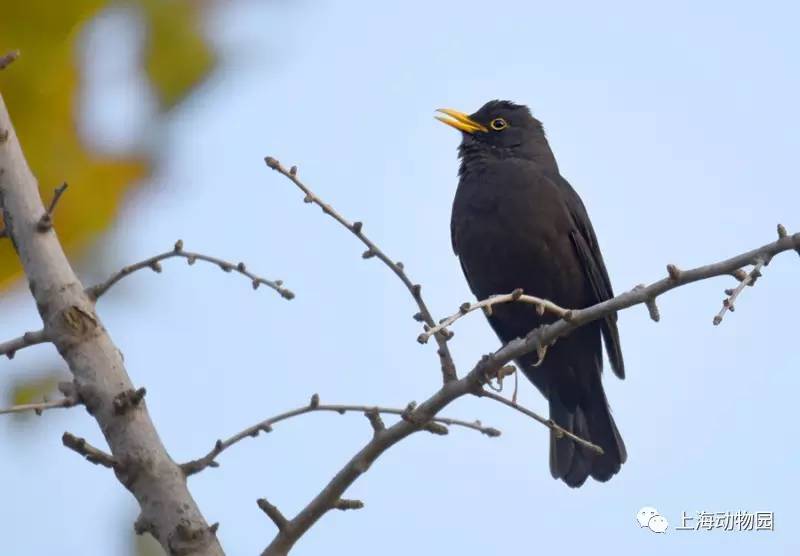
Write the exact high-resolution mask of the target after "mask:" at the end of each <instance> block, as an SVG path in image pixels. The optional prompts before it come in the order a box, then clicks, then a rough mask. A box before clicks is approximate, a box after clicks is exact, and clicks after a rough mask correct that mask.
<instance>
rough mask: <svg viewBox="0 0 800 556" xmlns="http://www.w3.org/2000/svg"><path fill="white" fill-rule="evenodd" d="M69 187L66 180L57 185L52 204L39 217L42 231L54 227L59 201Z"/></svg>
mask: <svg viewBox="0 0 800 556" xmlns="http://www.w3.org/2000/svg"><path fill="white" fill-rule="evenodd" d="M67 187H68V186H67V183H66V182H64V183H62V184H61V185H59V186H58V187H56V190H55V193H54V194H53V199H52V200H51V201H50V206H49V207H47V211H46V212H45V213H44V214H43V215H42V217H41V218H40V219H39V225H38V229H39V231H40V232H47V231H49V230H51V229H52V228H53V212H54V211H55V210H56V206H57V205H58V201H59V200H60V199H61V196H62V195H63V194H64V192H65V191H66V190H67Z"/></svg>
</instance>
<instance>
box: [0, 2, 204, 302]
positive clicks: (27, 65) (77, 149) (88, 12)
mask: <svg viewBox="0 0 800 556" xmlns="http://www.w3.org/2000/svg"><path fill="white" fill-rule="evenodd" d="M130 3H131V4H132V5H134V6H138V7H139V8H140V9H141V12H142V15H143V18H144V22H145V25H146V27H147V29H148V41H147V44H146V46H145V49H144V56H143V57H144V59H145V60H146V62H145V67H146V69H147V72H148V75H149V76H150V77H151V79H152V84H153V87H154V88H155V90H156V91H157V93H158V96H159V98H160V99H161V101H162V107H171V106H173V105H174V104H175V103H176V102H179V101H180V100H181V99H182V98H184V97H185V96H186V94H187V93H188V92H189V91H190V90H191V88H192V87H194V86H196V85H197V84H198V83H199V82H200V80H201V79H202V78H203V77H204V76H205V75H206V73H207V72H208V71H209V70H210V69H211V67H212V66H213V59H214V56H213V54H212V52H211V50H210V48H209V46H208V45H207V43H206V42H205V40H204V38H203V36H202V34H201V33H200V30H201V29H200V16H201V15H202V14H201V12H200V11H199V9H198V8H197V6H201V7H202V6H204V3H200V2H191V1H189V0H131V2H130ZM2 4H3V8H2V17H0V54H2V53H5V52H7V51H10V50H14V49H19V50H20V52H21V56H20V59H19V60H17V61H16V62H14V63H13V64H12V65H11V66H9V67H8V68H7V69H5V70H3V71H0V91H2V94H3V98H4V99H5V102H6V105H7V106H8V110H9V113H10V114H11V118H12V120H13V122H14V126H15V128H16V131H17V135H18V136H19V138H20V142H21V143H22V147H23V149H24V151H25V155H26V157H27V159H28V163H29V164H30V166H31V169H32V170H33V173H34V174H35V175H36V177H37V178H38V180H39V188H40V191H41V193H42V198H43V199H44V201H45V204H47V203H48V202H49V200H50V198H51V197H52V194H53V190H54V188H55V187H56V186H58V185H59V184H61V183H62V182H65V181H66V182H67V183H69V189H68V190H67V192H66V193H65V195H64V197H63V198H62V199H61V202H60V203H59V205H58V209H57V210H56V213H55V216H54V219H53V220H54V223H55V230H56V232H57V233H58V236H59V239H60V240H61V243H62V245H63V246H64V248H65V250H66V251H67V253H68V254H69V255H71V256H73V255H75V254H80V253H81V251H83V250H85V249H86V248H87V246H88V245H90V244H91V240H92V239H93V238H95V237H97V236H98V235H99V234H100V233H101V232H102V231H104V230H106V229H107V228H108V227H109V225H110V224H111V222H112V221H113V220H114V218H115V216H116V215H117V213H118V211H119V208H120V205H121V204H122V201H123V199H124V198H125V196H126V195H127V193H128V192H129V191H130V189H131V188H132V187H134V186H135V185H136V184H137V183H138V182H140V181H141V180H142V179H143V178H144V177H146V176H147V175H148V173H149V172H150V169H151V164H152V161H151V160H149V159H148V158H146V157H145V155H142V154H141V153H133V154H129V155H119V156H110V155H107V154H104V153H100V152H95V151H92V150H90V149H89V147H88V146H87V145H86V144H85V142H84V141H83V140H82V138H81V136H80V133H79V129H78V125H77V121H76V120H77V118H76V107H77V104H78V98H79V93H80V90H79V88H80V80H81V73H80V70H81V68H80V63H81V61H80V60H79V58H78V44H79V38H80V35H81V32H82V31H83V29H84V28H85V26H86V24H87V23H89V22H90V21H91V20H92V19H93V18H94V17H96V16H97V14H98V13H99V12H100V11H101V10H102V9H103V8H105V7H107V6H119V3H117V2H110V1H108V0H69V1H58V2H54V1H52V0H2ZM86 63H91V60H89V61H87V62H86ZM0 225H2V218H0ZM20 274H21V267H20V264H19V261H18V260H17V257H16V253H14V250H13V248H12V245H11V242H9V241H7V240H0V291H2V290H3V289H5V288H7V287H8V286H9V285H10V284H11V283H12V282H13V281H14V280H16V279H17V278H19V276H20Z"/></svg>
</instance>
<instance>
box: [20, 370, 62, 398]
mask: <svg viewBox="0 0 800 556" xmlns="http://www.w3.org/2000/svg"><path fill="white" fill-rule="evenodd" d="M61 378H63V377H61ZM58 381H59V376H58V375H56V374H55V373H54V374H52V375H47V376H39V377H36V378H25V379H22V380H20V381H18V382H16V383H15V384H12V386H11V389H10V391H9V397H10V398H11V399H10V400H9V402H10V405H23V404H29V403H37V402H41V401H42V400H43V399H44V398H45V397H47V396H50V395H51V394H53V393H54V392H55V391H56V386H58Z"/></svg>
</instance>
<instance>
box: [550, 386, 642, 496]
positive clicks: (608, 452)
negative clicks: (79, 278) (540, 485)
mask: <svg viewBox="0 0 800 556" xmlns="http://www.w3.org/2000/svg"><path fill="white" fill-rule="evenodd" d="M601 388H602V387H601ZM550 418H551V419H552V420H553V421H555V422H556V423H557V424H558V425H560V426H561V427H563V428H564V429H566V430H568V431H570V432H572V433H574V434H575V435H577V436H579V437H581V438H583V439H585V440H588V441H589V442H591V443H593V444H596V445H598V446H600V447H601V448H602V449H603V455H598V454H597V453H595V452H593V451H591V450H589V449H588V448H584V447H582V446H580V445H578V444H576V443H575V442H574V441H573V440H570V439H569V438H567V437H562V438H556V433H555V432H553V431H551V432H550V473H551V474H552V475H553V477H554V478H556V479H561V480H563V481H564V482H565V483H567V484H568V485H569V486H571V487H573V488H576V487H579V486H581V485H582V484H583V483H584V482H585V481H586V479H587V477H589V475H591V476H592V477H593V478H594V479H596V480H598V481H601V482H604V481H607V480H609V479H610V478H611V477H613V476H614V475H616V473H617V472H618V471H619V469H620V467H621V466H622V464H623V463H625V460H626V459H627V457H628V455H627V453H626V451H625V443H624V442H623V441H622V437H621V436H620V434H619V431H618V430H617V426H616V425H615V424H614V418H613V417H612V416H611V412H610V410H609V407H608V402H607V401H606V396H605V394H604V393H603V391H602V390H600V391H599V392H597V391H595V393H593V395H591V396H589V400H588V401H587V400H582V401H581V403H579V404H578V405H576V406H575V408H574V410H573V409H569V408H568V407H567V406H565V405H564V404H563V403H562V402H561V400H560V399H559V397H558V394H556V393H553V394H552V395H551V396H550Z"/></svg>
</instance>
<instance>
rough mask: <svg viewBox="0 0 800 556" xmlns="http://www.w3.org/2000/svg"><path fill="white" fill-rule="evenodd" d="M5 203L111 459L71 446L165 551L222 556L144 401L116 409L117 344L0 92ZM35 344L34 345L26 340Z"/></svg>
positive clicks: (0, 189) (0, 183) (47, 329)
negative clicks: (110, 473)
mask: <svg viewBox="0 0 800 556" xmlns="http://www.w3.org/2000/svg"><path fill="white" fill-rule="evenodd" d="M0 130H7V131H8V136H7V138H6V140H5V142H3V143H2V144H0V168H2V169H3V172H2V173H0V201H1V202H0V204H2V210H3V219H4V222H5V226H6V230H7V233H8V234H9V235H10V237H11V239H12V240H13V244H14V247H15V249H16V251H17V254H18V255H19V259H20V261H21V262H22V266H23V269H24V271H25V275H26V276H27V279H28V282H29V286H30V290H31V293H32V294H33V297H34V298H35V300H36V307H37V309H38V311H39V314H40V315H41V318H42V322H43V324H44V333H43V335H42V336H40V337H39V339H42V338H44V337H47V338H48V339H49V340H50V341H52V342H53V344H54V345H55V346H56V348H57V349H58V352H59V353H60V354H61V356H62V357H63V358H64V360H65V361H66V363H67V364H68V366H69V369H70V371H71V372H72V375H73V377H74V383H75V388H76V391H77V395H78V396H79V397H80V399H81V401H82V402H83V403H84V405H85V406H86V409H87V410H88V411H89V413H90V414H91V415H92V416H93V417H94V418H95V420H96V421H97V423H98V425H99V427H100V430H101V431H102V432H103V435H104V437H105V439H106V442H108V446H109V448H110V450H111V454H112V455H111V456H110V457H109V456H108V455H107V454H102V452H100V451H99V450H96V449H90V447H89V446H88V444H86V443H85V441H83V442H81V441H80V439H76V438H75V437H73V436H72V435H65V436H64V442H65V444H66V445H67V446H68V447H70V448H72V449H74V450H76V451H78V452H79V453H82V454H83V455H84V456H89V457H91V458H92V459H93V460H95V461H96V462H97V463H101V464H103V465H111V466H114V471H115V475H116V476H117V478H118V479H119V480H120V482H121V483H122V484H123V485H124V486H125V487H126V488H127V489H128V490H129V491H130V492H131V493H132V494H133V495H134V496H135V497H136V499H137V501H138V502H139V506H140V508H141V512H142V514H141V516H140V519H139V520H137V524H138V526H139V530H149V531H150V532H151V533H153V535H154V536H155V537H156V538H157V540H158V541H159V543H160V544H161V546H162V547H163V548H164V550H165V551H166V552H167V553H171V554H175V553H178V552H180V553H183V554H192V555H193V556H222V554H223V551H222V547H221V546H220V544H219V541H218V540H217V537H216V535H215V534H214V532H213V530H211V528H209V526H208V524H207V522H206V520H205V519H204V517H203V515H202V514H201V513H200V509H199V508H198V507H197V504H196V502H195V501H194V499H193V498H192V495H191V493H190V492H189V490H188V488H187V486H186V481H185V479H184V476H183V473H181V470H180V468H179V467H178V466H177V464H175V462H174V461H173V460H172V459H171V458H170V456H169V454H168V453H167V451H166V449H165V448H164V445H163V444H162V442H161V439H160V438H159V436H158V433H157V432H156V429H155V427H154V426H153V423H152V421H151V420H150V416H149V414H148V412H147V409H146V407H145V404H144V403H139V404H138V405H136V406H133V407H130V408H129V409H128V410H127V411H124V412H121V413H120V412H117V411H115V405H114V399H115V398H116V397H117V396H118V395H119V394H120V393H121V392H127V391H131V390H133V391H134V392H135V389H134V388H133V385H132V384H131V380H130V378H129V377H128V374H127V372H126V371H125V364H124V362H123V360H122V356H121V354H120V351H119V349H118V348H117V346H115V345H114V343H113V342H112V340H111V338H110V336H109V335H108V332H107V331H106V329H105V327H104V326H103V324H102V322H101V321H100V318H99V317H98V315H97V314H96V312H95V306H94V299H92V298H90V297H89V296H88V295H87V294H86V292H85V290H84V286H83V285H82V284H81V283H80V281H79V280H78V278H77V276H76V275H75V272H74V271H73V269H72V267H71V266H70V264H69V261H68V260H67V258H66V256H65V255H64V252H63V250H62V248H61V245H60V244H59V242H58V237H57V235H56V234H55V233H39V231H38V227H39V222H40V221H41V218H42V215H43V214H46V213H47V211H46V210H45V207H44V205H43V204H42V200H41V197H40V196H39V188H38V185H37V183H36V178H35V177H34V176H33V174H32V173H31V171H30V168H29V167H28V164H27V162H26V160H25V157H24V155H23V153H22V148H21V146H20V144H19V140H18V138H17V136H16V133H15V131H14V128H13V125H12V124H11V119H10V117H9V115H8V112H7V110H6V107H5V103H4V102H3V100H2V96H1V95H0ZM28 343H29V342H28Z"/></svg>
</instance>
